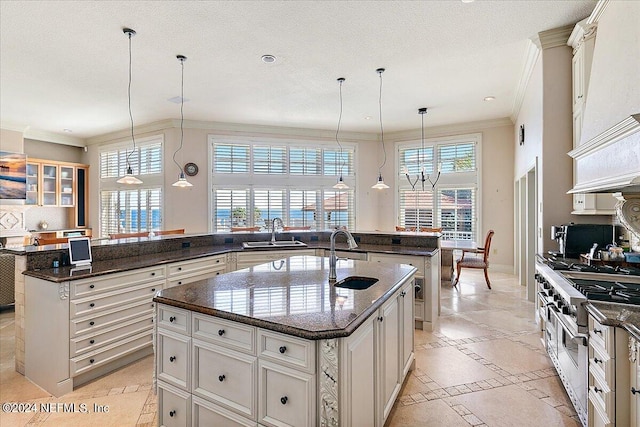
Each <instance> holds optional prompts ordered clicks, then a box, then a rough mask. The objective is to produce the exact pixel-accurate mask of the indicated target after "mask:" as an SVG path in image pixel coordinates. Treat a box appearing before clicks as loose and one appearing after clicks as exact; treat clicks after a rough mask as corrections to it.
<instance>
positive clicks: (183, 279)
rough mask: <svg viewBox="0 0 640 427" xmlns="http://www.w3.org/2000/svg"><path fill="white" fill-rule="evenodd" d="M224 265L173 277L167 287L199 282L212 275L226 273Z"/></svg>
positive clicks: (168, 280) (168, 281)
mask: <svg viewBox="0 0 640 427" xmlns="http://www.w3.org/2000/svg"><path fill="white" fill-rule="evenodd" d="M224 268H225V267H224V265H221V266H219V267H217V268H210V269H207V270H200V271H198V272H195V273H191V274H184V275H178V276H176V277H175V278H173V279H171V278H170V279H167V288H172V287H174V286H180V285H186V284H187V283H192V282H197V281H198V280H205V279H209V278H211V277H215V276H218V275H220V274H222V273H224Z"/></svg>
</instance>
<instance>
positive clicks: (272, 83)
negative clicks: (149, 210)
mask: <svg viewBox="0 0 640 427" xmlns="http://www.w3.org/2000/svg"><path fill="white" fill-rule="evenodd" d="M595 5H596V1H595V0H586V1H581V0H575V1H506V0H504V1H486V0H476V1H475V2H471V3H466V2H462V1H459V0H446V1H2V2H0V32H1V33H0V34H1V41H0V120H1V123H2V126H3V127H5V128H6V127H12V128H16V127H23V128H25V129H30V130H37V131H41V132H45V133H51V134H61V135H64V131H63V130H64V129H70V130H71V131H72V133H71V134H69V133H67V134H66V135H69V136H73V137H74V138H80V139H85V138H90V137H93V136H97V135H103V134H106V133H109V132H112V131H117V130H122V129H126V128H127V127H128V126H129V113H128V107H127V79H128V61H129V53H128V38H127V36H125V35H124V34H123V32H122V28H123V27H130V28H132V29H134V30H136V31H137V35H136V36H134V37H133V38H132V40H131V43H132V61H133V66H132V67H133V70H132V74H133V80H132V85H131V96H132V101H131V108H132V114H133V118H134V121H135V124H136V125H140V124H146V123H151V122H154V121H158V120H163V119H168V118H179V117H180V104H179V103H178V104H176V103H175V102H170V101H168V100H169V99H170V98H174V97H176V96H179V95H180V70H181V69H180V63H179V61H178V60H177V59H176V55H177V54H182V55H185V56H186V57H187V58H188V59H187V61H186V62H185V64H184V80H185V82H184V94H185V95H184V96H185V98H186V99H188V101H187V102H185V104H184V117H185V119H186V120H202V121H211V122H227V123H243V124H257V125H275V126H290V127H305V128H316V129H335V128H336V125H337V120H338V113H339V109H340V103H339V86H338V83H337V81H336V79H337V78H338V77H345V78H346V81H345V83H344V85H343V88H342V94H343V108H344V113H343V116H342V126H341V129H342V130H345V131H358V132H372V133H377V132H379V130H380V123H379V120H378V114H379V103H378V95H379V85H380V79H379V75H378V74H377V73H376V69H377V68H379V67H384V68H386V71H385V72H384V73H383V74H382V79H383V89H382V115H383V124H384V131H385V132H387V131H399V130H407V129H416V128H419V127H420V116H419V115H418V114H417V109H418V108H419V107H428V108H429V111H428V114H427V116H426V117H425V126H427V127H429V126H436V125H446V124H452V123H461V122H472V121H479V120H489V119H496V118H504V117H508V116H510V115H511V113H512V111H513V108H514V101H515V98H516V92H517V89H518V83H519V80H520V77H521V75H522V73H523V69H524V66H525V59H526V52H527V47H528V46H527V44H528V39H529V38H530V37H532V36H535V35H537V33H538V32H540V31H544V30H549V29H553V28H557V27H561V26H564V25H568V24H572V23H575V22H577V21H579V20H581V19H583V18H585V17H587V16H588V15H589V14H590V13H591V11H592V10H593V8H594V7H595ZM264 54H271V55H275V56H276V57H277V60H276V62H274V63H272V64H265V63H263V62H262V61H261V56H262V55H264ZM486 96H494V97H495V98H496V99H495V101H492V102H486V101H484V100H483V98H484V97H486ZM366 117H369V119H367V118H366Z"/></svg>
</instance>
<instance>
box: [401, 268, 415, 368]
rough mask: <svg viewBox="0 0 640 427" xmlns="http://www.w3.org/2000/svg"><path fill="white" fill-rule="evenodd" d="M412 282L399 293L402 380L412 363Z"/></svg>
mask: <svg viewBox="0 0 640 427" xmlns="http://www.w3.org/2000/svg"><path fill="white" fill-rule="evenodd" d="M413 294H414V293H413V280H411V281H410V282H409V283H407V284H406V285H405V286H404V287H403V288H402V291H400V299H399V300H398V301H399V302H400V313H401V316H402V322H401V323H400V325H399V326H400V336H401V337H402V347H401V348H402V355H401V358H400V360H401V365H400V366H401V368H402V377H401V378H400V379H402V378H404V376H405V375H406V374H407V372H409V369H410V368H411V364H412V362H413V324H414V321H413V319H414V314H413V306H414V303H413Z"/></svg>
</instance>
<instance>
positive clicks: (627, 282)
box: [535, 256, 640, 426]
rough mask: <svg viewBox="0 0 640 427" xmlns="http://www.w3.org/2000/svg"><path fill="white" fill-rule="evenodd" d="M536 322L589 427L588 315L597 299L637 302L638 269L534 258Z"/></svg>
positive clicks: (578, 412) (639, 286)
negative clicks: (589, 305) (591, 303)
mask: <svg viewBox="0 0 640 427" xmlns="http://www.w3.org/2000/svg"><path fill="white" fill-rule="evenodd" d="M535 277H536V281H537V283H538V292H537V295H536V321H537V323H538V324H539V325H540V330H541V332H542V337H543V338H542V341H543V344H544V346H545V348H546V349H547V353H548V354H549V357H550V358H551V360H552V362H553V364H554V366H555V367H556V370H557V371H558V375H559V376H560V379H561V380H562V383H563V384H564V386H565V389H566V390H567V394H568V395H569V398H570V399H571V401H572V402H573V405H574V407H575V409H576V412H577V414H578V416H579V417H580V420H581V421H582V423H583V425H585V426H586V425H588V414H587V407H588V405H587V398H588V397H587V396H588V375H589V374H588V368H589V348H588V344H589V335H588V314H587V310H586V308H585V303H587V301H588V300H599V301H608V302H617V303H626V304H640V269H637V268H612V267H593V266H588V265H584V264H577V263H569V262H566V261H562V260H556V259H552V258H543V257H540V256H539V257H538V258H537V260H536V275H535Z"/></svg>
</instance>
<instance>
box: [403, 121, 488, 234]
mask: <svg viewBox="0 0 640 427" xmlns="http://www.w3.org/2000/svg"><path fill="white" fill-rule="evenodd" d="M480 143H481V135H480V134H474V135H463V136H457V137H451V138H446V139H445V138H443V139H440V140H438V139H431V140H429V141H426V140H425V144H424V149H422V143H421V142H420V141H415V142H410V143H406V144H401V145H399V146H398V170H399V171H400V174H399V176H398V224H399V225H401V226H404V227H427V228H432V227H442V229H443V231H442V232H443V239H445V240H452V239H461V240H476V241H477V239H478V238H479V237H478V235H477V233H478V212H479V206H478V204H479V203H478V200H479V197H478V188H479V179H480V172H479V171H478V167H477V165H478V163H479V159H478V156H479V152H480V150H479V148H478V147H479V146H480ZM423 168H424V173H425V175H428V176H429V178H430V179H431V181H435V180H436V177H437V174H438V172H437V171H438V170H440V171H441V172H440V178H439V179H438V181H437V184H436V187H435V189H434V190H435V191H432V186H431V183H430V182H429V181H426V182H425V189H424V191H423V190H422V183H421V182H420V181H418V182H417V183H415V189H414V188H413V187H412V184H410V183H409V182H408V181H407V179H406V177H405V173H408V174H409V177H410V178H411V181H412V183H413V182H414V180H415V179H416V177H417V176H418V174H419V173H420V171H421V170H422V169H423Z"/></svg>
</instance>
